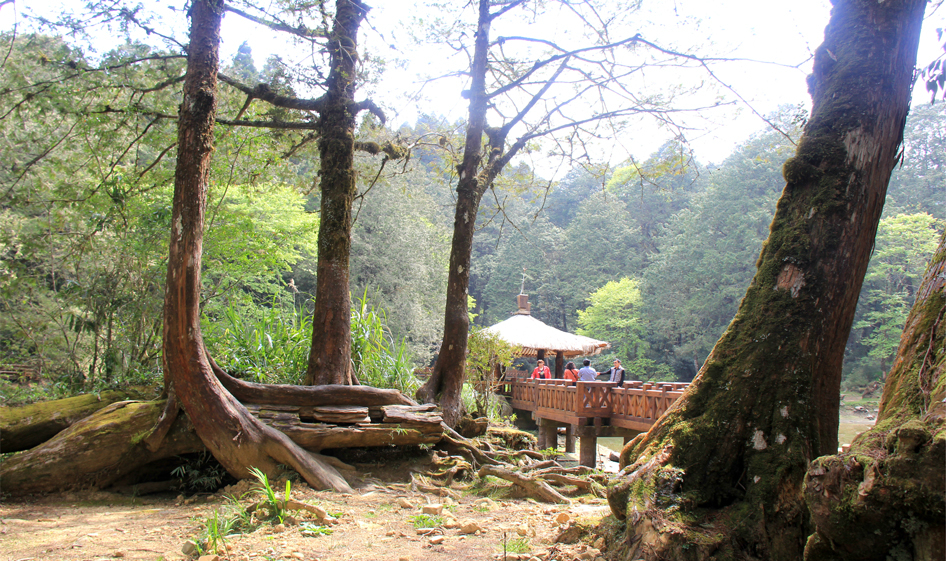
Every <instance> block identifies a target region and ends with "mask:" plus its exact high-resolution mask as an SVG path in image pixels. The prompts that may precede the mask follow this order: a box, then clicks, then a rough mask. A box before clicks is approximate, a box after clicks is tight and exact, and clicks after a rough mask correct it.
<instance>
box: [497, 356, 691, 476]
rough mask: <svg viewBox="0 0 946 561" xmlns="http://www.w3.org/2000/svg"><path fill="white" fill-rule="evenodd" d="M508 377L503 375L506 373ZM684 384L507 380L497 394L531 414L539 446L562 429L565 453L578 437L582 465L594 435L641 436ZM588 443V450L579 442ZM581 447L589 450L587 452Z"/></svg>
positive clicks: (587, 459) (553, 441) (550, 443)
mask: <svg viewBox="0 0 946 561" xmlns="http://www.w3.org/2000/svg"><path fill="white" fill-rule="evenodd" d="M507 374H508V373H507ZM687 385H688V384H686V383H679V382H637V381H631V382H625V383H624V386H623V387H617V384H612V383H610V382H578V383H577V384H576V385H574V386H572V385H570V383H569V382H568V381H567V380H528V379H523V378H518V377H517V378H511V379H509V380H506V381H504V382H503V385H502V386H501V388H500V392H499V393H500V394H503V395H505V396H506V397H507V399H509V401H510V404H511V405H512V406H513V408H515V409H520V410H524V411H531V412H532V415H533V418H534V419H535V421H536V423H537V424H538V425H539V446H540V447H541V448H545V447H546V445H548V446H555V445H557V438H554V437H552V436H550V433H549V432H548V430H549V427H551V428H553V429H554V428H556V427H558V426H562V425H565V426H566V427H567V428H566V451H568V452H570V451H572V450H569V449H568V448H569V438H572V437H573V435H574V434H575V433H576V432H577V434H578V435H579V436H580V437H581V438H582V441H583V442H582V452H581V456H582V460H581V463H582V464H584V465H589V463H588V462H590V461H593V460H592V459H591V458H592V457H593V456H592V455H591V454H592V452H591V448H593V447H594V446H596V444H595V439H596V437H597V436H624V437H625V438H629V437H630V436H632V435H633V434H636V433H639V432H644V431H647V430H649V429H650V427H651V426H652V425H653V424H654V422H656V420H657V419H658V418H660V416H661V415H663V414H664V412H665V411H667V409H669V408H670V406H671V405H673V403H674V402H675V401H676V400H677V399H678V398H679V397H680V396H682V395H683V392H684V390H685V389H686V387H687ZM586 438H588V439H589V442H588V444H589V446H587V447H586V446H585V443H584V440H585V439H586ZM586 448H588V449H589V450H588V451H586Z"/></svg>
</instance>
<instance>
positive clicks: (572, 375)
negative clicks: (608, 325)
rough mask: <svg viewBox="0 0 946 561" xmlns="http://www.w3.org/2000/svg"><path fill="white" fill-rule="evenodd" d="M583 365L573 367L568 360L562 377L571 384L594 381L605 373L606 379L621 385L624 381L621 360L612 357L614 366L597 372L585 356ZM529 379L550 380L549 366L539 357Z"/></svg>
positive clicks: (573, 364)
mask: <svg viewBox="0 0 946 561" xmlns="http://www.w3.org/2000/svg"><path fill="white" fill-rule="evenodd" d="M582 364H583V366H582V368H581V370H577V369H575V363H574V362H569V363H568V364H566V365H565V373H564V379H566V380H569V381H571V383H572V385H574V384H576V383H577V382H594V381H595V380H596V379H597V378H598V376H604V375H605V374H607V376H608V381H609V382H613V383H617V385H619V386H620V385H621V384H623V383H624V369H623V368H621V361H620V360H618V359H614V366H613V367H611V368H609V369H608V370H606V371H604V372H598V371H596V370H595V369H594V368H592V367H591V361H590V360H588V359H587V358H586V359H585V361H584V362H583V363H582ZM529 379H530V380H538V379H542V380H551V379H552V371H551V370H549V367H548V366H546V365H545V361H544V360H542V359H539V360H538V361H537V363H536V367H535V370H533V371H532V376H529Z"/></svg>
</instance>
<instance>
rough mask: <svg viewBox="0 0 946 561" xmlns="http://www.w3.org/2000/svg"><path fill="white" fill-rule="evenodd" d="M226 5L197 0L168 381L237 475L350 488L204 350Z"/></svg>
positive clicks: (174, 225) (181, 158) (175, 229)
mask: <svg viewBox="0 0 946 561" xmlns="http://www.w3.org/2000/svg"><path fill="white" fill-rule="evenodd" d="M223 10H224V3H223V1H222V0H197V1H195V2H194V3H193V5H192V6H191V12H190V15H191V32H190V45H189V47H188V56H187V75H186V78H185V82H184V96H183V101H182V103H181V112H180V117H179V120H178V150H177V154H178V155H177V167H176V170H175V176H174V202H173V207H172V211H171V213H172V214H171V240H170V245H169V252H168V274H167V284H166V288H165V301H164V349H163V351H164V353H163V363H164V372H165V377H166V382H167V383H168V384H169V385H170V391H171V392H172V398H173V396H174V395H176V396H177V399H178V400H179V401H180V404H181V406H182V407H183V409H184V411H185V412H186V413H187V416H188V417H189V418H190V420H191V422H192V423H193V424H194V428H195V429H196V431H197V434H198V436H200V439H201V440H202V441H203V443H204V445H205V446H206V447H207V448H208V449H209V450H210V451H211V453H213V455H214V457H216V458H217V460H218V461H219V462H220V463H221V464H222V465H223V466H224V467H225V468H226V469H227V470H228V471H229V472H230V473H231V474H233V475H234V476H235V477H240V478H243V477H246V476H248V468H250V467H257V468H259V469H262V470H263V471H264V472H270V473H271V472H274V471H275V470H276V468H277V464H279V463H282V464H288V465H291V466H293V467H294V468H295V469H296V470H297V471H298V472H299V473H300V474H301V475H302V476H303V477H304V478H305V479H306V480H307V481H308V482H309V483H310V484H311V485H313V486H314V487H318V488H325V487H331V488H335V489H339V490H348V489H350V487H349V486H348V484H347V483H346V482H345V480H344V479H343V478H342V477H341V476H340V475H339V474H338V472H337V471H335V469H334V468H332V467H331V466H329V465H327V464H325V463H324V462H322V461H320V460H318V458H317V457H315V456H312V455H310V454H309V453H308V452H306V451H305V450H303V449H301V448H299V447H298V446H297V445H296V444H294V443H293V442H292V441H290V440H289V439H288V437H286V435H284V434H283V433H281V432H279V431H277V430H275V429H273V428H271V427H268V426H266V425H264V424H262V423H261V422H260V421H259V420H257V419H255V418H254V417H252V416H251V415H250V414H249V412H248V411H247V410H246V408H245V407H243V405H241V404H240V402H239V401H237V400H236V399H235V398H234V397H233V396H232V395H231V394H230V393H229V392H227V390H226V389H225V388H224V387H223V385H222V384H221V383H220V382H219V381H218V379H217V377H216V375H215V373H214V370H213V366H212V364H211V360H210V358H209V357H208V356H207V355H206V351H205V349H204V344H203V337H202V335H201V330H200V305H199V304H200V274H201V258H202V253H203V252H202V242H203V230H204V211H205V208H206V203H207V187H208V183H209V178H210V158H211V156H212V154H213V126H214V119H215V116H216V103H217V69H218V66H219V45H220V23H221V19H222V16H223ZM172 402H173V399H172Z"/></svg>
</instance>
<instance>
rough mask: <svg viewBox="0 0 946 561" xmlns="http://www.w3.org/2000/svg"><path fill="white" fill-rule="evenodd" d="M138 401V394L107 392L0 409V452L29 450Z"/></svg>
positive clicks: (123, 391) (137, 392)
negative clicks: (82, 422) (110, 407)
mask: <svg viewBox="0 0 946 561" xmlns="http://www.w3.org/2000/svg"><path fill="white" fill-rule="evenodd" d="M142 397H143V394H142V392H140V391H135V390H128V391H126V390H122V391H118V390H109V391H104V392H101V393H97V394H94V393H90V394H85V395H77V396H75V397H69V398H66V399H56V400H52V401H43V402H39V403H31V404H29V405H20V406H17V407H0V451H2V452H4V453H6V452H19V451H20V450H29V449H30V448H32V447H34V446H39V445H40V444H42V443H43V442H46V441H47V440H49V439H50V438H52V437H54V436H56V434H58V433H59V432H61V431H63V430H65V429H66V428H68V427H69V426H70V425H72V424H73V423H75V422H76V421H78V420H80V419H84V418H86V417H88V416H89V415H91V414H93V413H95V412H96V411H98V410H100V409H103V408H105V407H107V406H108V405H110V404H112V403H115V402H117V401H126V400H128V399H141V398H142Z"/></svg>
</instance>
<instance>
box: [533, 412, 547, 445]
mask: <svg viewBox="0 0 946 561" xmlns="http://www.w3.org/2000/svg"><path fill="white" fill-rule="evenodd" d="M533 415H535V413H533ZM534 418H535V424H537V425H538V426H539V430H538V435H536V436H537V437H538V438H537V439H536V440H537V442H536V444H535V445H536V447H538V449H539V450H545V449H546V448H548V443H547V442H546V441H545V437H546V436H547V434H546V432H545V426H544V425H545V419H543V418H542V417H534Z"/></svg>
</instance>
